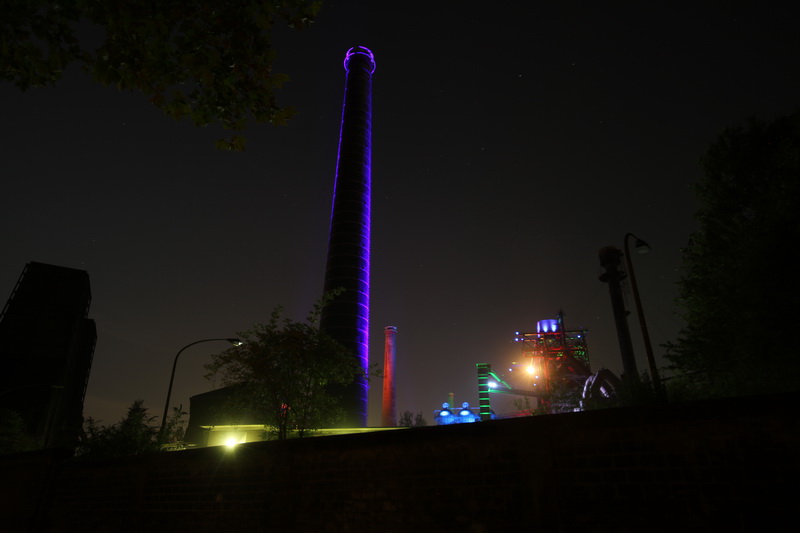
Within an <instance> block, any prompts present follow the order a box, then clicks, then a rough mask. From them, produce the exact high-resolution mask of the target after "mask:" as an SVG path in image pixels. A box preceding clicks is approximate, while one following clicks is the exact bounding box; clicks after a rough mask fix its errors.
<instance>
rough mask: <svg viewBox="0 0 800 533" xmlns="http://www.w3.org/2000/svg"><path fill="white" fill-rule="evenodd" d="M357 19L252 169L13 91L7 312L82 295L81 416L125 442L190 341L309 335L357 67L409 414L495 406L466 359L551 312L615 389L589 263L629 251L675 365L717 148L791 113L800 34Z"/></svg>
mask: <svg viewBox="0 0 800 533" xmlns="http://www.w3.org/2000/svg"><path fill="white" fill-rule="evenodd" d="M362 4H363V5H367V2H363V3H359V2H331V1H328V2H326V3H325V5H324V7H323V10H322V12H321V14H320V16H319V18H318V21H317V23H316V24H315V25H314V26H313V27H312V28H311V29H310V30H307V31H304V32H300V33H289V32H286V31H281V32H279V33H278V34H277V35H276V37H275V45H276V48H277V49H278V52H279V60H278V63H277V65H276V69H277V70H279V71H283V72H287V73H288V74H289V75H290V76H291V79H292V81H291V83H289V84H287V85H286V86H285V88H284V90H283V91H282V92H281V95H280V99H281V101H282V102H283V103H286V104H292V105H295V106H296V107H297V108H298V112H299V114H298V116H297V118H296V119H294V120H293V121H292V123H291V124H290V125H289V126H288V127H284V128H274V127H271V126H266V125H265V126H258V127H254V128H252V129H251V131H249V133H248V139H249V143H248V148H247V152H246V153H244V154H238V153H223V152H218V151H216V150H214V148H213V140H214V139H216V138H218V137H221V136H222V135H221V133H220V132H219V131H216V130H214V129H211V128H209V129H197V128H194V127H192V126H191V125H189V124H188V123H176V122H174V121H173V120H172V119H170V118H167V117H166V116H164V115H162V114H161V112H160V111H159V110H157V109H156V108H154V107H152V106H151V105H150V104H149V103H148V102H147V99H146V98H144V97H143V96H142V95H140V94H137V93H120V92H117V91H116V90H115V89H110V88H104V87H101V86H99V85H94V84H92V83H91V82H89V81H87V80H86V79H85V78H84V77H83V75H82V74H81V73H80V72H79V71H78V69H74V70H72V71H69V72H68V73H67V76H66V79H65V80H64V81H63V82H62V83H60V84H59V85H58V86H57V87H56V88H53V89H40V90H35V91H31V92H28V93H24V94H23V93H19V92H18V91H17V90H16V89H14V88H13V87H11V86H10V85H8V84H3V85H0V95H1V96H2V100H0V102H1V103H0V106H2V107H1V108H0V109H2V117H3V118H2V123H3V127H2V129H1V130H0V153H2V161H3V170H2V174H3V180H2V183H3V185H2V191H3V194H2V195H1V196H0V246H2V250H3V253H2V261H0V291H5V292H6V294H5V295H4V296H2V298H6V297H7V296H8V295H9V294H10V293H11V290H12V288H13V286H14V283H15V282H16V280H17V278H18V276H19V274H20V272H21V271H22V268H23V266H24V265H25V263H27V262H29V261H39V262H44V263H51V264H56V265H62V266H67V267H72V268H78V269H84V270H87V271H88V272H89V275H90V278H91V283H92V292H93V302H92V308H91V312H90V317H92V318H94V319H95V320H96V321H97V326H98V343H97V350H96V353H95V359H94V365H93V368H92V374H91V378H90V383H89V390H88V394H87V398H86V407H85V414H86V415H87V416H93V417H95V418H99V419H102V420H104V421H105V422H107V423H110V422H115V421H117V420H118V419H119V418H121V417H122V415H123V414H124V411H125V408H126V407H127V406H128V405H130V404H131V403H132V402H133V400H135V399H137V398H141V399H144V401H145V405H146V406H148V407H150V409H151V410H152V412H153V414H160V413H161V409H162V408H163V402H164V399H165V393H166V388H167V384H168V380H169V372H170V369H171V365H172V360H173V357H174V356H175V353H176V352H177V351H178V350H179V349H180V348H181V347H182V346H184V345H186V344H188V343H190V342H193V341H195V340H198V339H203V338H209V337H227V336H232V335H234V334H235V332H237V331H242V330H244V329H247V328H249V327H250V326H251V325H252V324H253V323H254V322H259V321H265V320H266V319H267V318H268V316H269V313H270V311H271V310H272V309H273V308H274V307H275V306H277V305H279V304H280V305H283V306H284V307H285V308H286V309H287V312H288V314H289V315H290V316H291V317H293V318H295V319H302V318H303V317H304V316H305V315H306V313H307V311H308V310H309V309H310V308H311V306H312V304H313V302H314V301H315V300H316V298H318V297H319V295H320V293H321V291H322V281H323V270H324V266H325V265H324V263H325V252H326V243H327V232H328V221H329V215H330V213H329V210H330V201H331V195H332V188H333V175H334V169H335V163H336V149H337V141H338V129H339V118H340V110H341V100H342V92H343V86H344V70H343V68H342V60H343V58H344V53H345V52H346V50H347V49H348V48H349V47H351V46H354V45H364V46H367V47H369V48H370V49H372V50H373V52H374V53H375V57H376V62H377V70H376V72H375V75H374V94H373V98H374V122H373V135H374V137H373V228H372V235H373V242H372V252H373V257H372V318H371V324H372V325H371V357H372V360H373V361H375V362H378V363H382V360H383V327H384V326H386V325H394V326H397V327H398V371H397V372H398V375H397V381H398V383H397V385H398V392H397V401H398V408H399V410H400V411H403V410H412V411H422V412H423V413H424V414H425V416H426V418H428V420H429V421H432V414H431V412H432V410H433V409H435V408H437V407H438V406H439V405H440V404H441V402H443V401H445V400H446V395H447V393H449V392H453V393H455V396H456V400H457V401H459V402H461V401H469V402H471V403H472V404H477V383H476V379H475V363H476V362H491V363H493V365H495V367H496V368H498V369H501V368H503V367H504V366H506V365H507V364H508V363H509V362H511V361H512V360H515V359H517V356H518V351H517V348H518V347H517V345H515V344H513V343H512V342H511V339H512V337H513V334H514V331H515V330H528V331H532V330H534V329H535V324H536V321H538V320H541V319H545V318H554V317H555V315H556V313H557V312H558V310H559V309H563V310H564V311H565V312H566V322H567V325H568V326H571V327H585V328H587V329H588V330H589V334H588V339H589V347H590V355H591V357H592V365H593V368H594V369H595V370H597V369H600V368H602V367H607V368H611V369H612V370H614V371H617V372H618V371H620V370H621V361H620V358H619V350H618V345H617V341H616V334H615V330H614V323H613V318H612V316H611V305H610V300H609V297H608V288H607V286H606V285H605V284H602V283H600V282H599V281H598V280H597V276H598V275H599V274H600V272H601V268H600V265H599V261H598V258H597V251H598V249H599V248H601V247H603V246H607V245H615V246H619V247H621V246H622V241H623V236H624V235H625V234H626V233H627V232H633V233H635V234H637V235H639V236H640V237H642V238H644V239H646V240H647V241H648V242H649V243H650V244H651V246H652V247H653V251H652V253H651V254H650V255H647V256H636V257H634V261H635V265H636V273H637V278H638V280H639V285H640V290H641V293H642V297H643V301H644V306H645V311H646V313H647V318H648V325H649V327H650V331H651V335H652V338H653V344H654V346H656V355H657V358H658V359H659V360H661V356H662V355H663V349H662V348H660V347H659V345H660V344H661V343H663V342H665V341H667V340H670V339H672V338H674V336H675V335H676V333H677V331H678V330H679V329H680V326H681V324H680V322H679V321H678V320H677V319H676V318H675V316H674V313H675V308H674V306H673V298H674V297H675V285H674V284H675V282H676V280H677V278H678V270H677V269H678V267H679V259H680V248H681V247H682V246H684V245H685V244H686V243H687V241H688V236H689V233H690V232H691V231H692V230H693V228H694V222H693V218H692V215H693V212H694V211H695V208H696V204H695V203H694V200H693V197H692V194H691V191H690V185H691V183H693V182H694V181H696V179H697V178H698V176H699V175H700V169H699V166H698V159H699V157H700V156H701V155H702V154H703V153H704V151H705V150H706V148H707V147H708V144H709V143H710V142H711V141H712V140H713V139H714V138H715V137H716V135H717V134H718V133H719V132H720V131H721V130H722V129H723V128H724V127H726V126H728V125H733V124H737V123H741V122H742V121H744V120H745V119H746V118H747V117H749V116H752V115H758V116H761V117H763V118H768V119H769V118H772V117H774V116H775V115H776V114H780V113H785V112H790V111H792V110H794V109H795V108H797V106H798V98H797V95H798V94H800V62H798V59H797V58H798V51H800V46H798V45H800V32H797V29H796V24H795V22H794V21H795V20H796V19H795V18H794V17H792V16H790V13H789V12H788V11H786V12H782V11H781V9H779V8H777V7H774V6H773V7H768V4H764V3H759V4H758V5H756V3H755V2H736V3H735V4H736V7H731V6H728V5H726V6H725V7H724V8H722V7H710V6H712V5H715V6H723V5H724V4H723V3H703V2H693V3H686V4H681V6H682V7H678V6H676V5H675V4H674V3H669V4H667V3H664V5H662V6H660V7H659V6H653V5H651V3H650V2H622V3H620V2H614V3H601V2H558V3H552V4H553V5H550V6H545V5H543V4H541V3H538V2H537V3H533V2H525V3H523V2H519V3H518V4H519V6H522V5H523V4H524V6H525V7H509V6H508V5H507V4H513V5H517V3H498V4H493V3H488V2H451V1H448V2H427V3H424V4H419V5H420V6H423V5H424V11H422V10H420V9H411V8H406V7H402V6H401V7H397V6H400V4H397V3H388V2H387V3H381V4H382V7H370V8H366V7H361V8H359V7H357V6H359V5H362ZM534 4H535V5H534ZM390 6H391V7H390ZM786 9H787V10H788V8H786ZM631 300H632V299H631ZM631 303H632V302H631ZM630 326H631V331H632V332H633V333H634V348H635V349H636V351H637V357H638V362H639V366H640V369H645V368H646V363H645V359H644V351H643V349H642V344H641V339H640V338H639V336H638V335H636V331H637V329H638V325H637V322H636V320H635V315H631V320H630ZM224 348H225V345H224V343H206V344H201V345H198V346H195V347H193V348H190V349H189V350H187V351H186V352H184V354H183V355H182V356H181V363H180V364H179V367H178V372H177V376H176V383H175V389H174V392H173V400H174V403H176V404H177V403H183V405H184V407H186V408H188V403H189V397H190V396H191V395H194V394H198V393H201V392H205V391H207V390H210V389H211V387H212V385H211V384H210V383H209V382H207V381H205V380H204V379H203V378H202V375H203V374H204V370H203V365H204V364H205V363H207V362H208V361H209V355H210V354H211V353H214V352H216V351H220V350H222V349H224ZM379 389H380V380H375V381H374V382H373V386H372V395H371V396H372V399H373V401H372V402H371V406H370V421H371V422H372V423H377V422H378V421H379V419H380V404H379V398H380V390H379Z"/></svg>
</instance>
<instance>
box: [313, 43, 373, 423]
mask: <svg viewBox="0 0 800 533" xmlns="http://www.w3.org/2000/svg"><path fill="white" fill-rule="evenodd" d="M344 68H345V71H346V73H347V74H346V78H345V95H344V105H343V107H342V122H341V130H340V133H339V155H338V161H337V164H336V181H335V183H334V191H333V207H332V210H331V227H330V236H329V240H328V259H327V265H326V267H325V285H324V290H325V292H326V293H329V292H332V291H337V290H340V291H342V292H341V293H340V294H339V295H338V296H336V298H335V299H334V300H333V301H332V302H331V303H330V304H329V305H328V306H327V307H326V308H325V310H324V311H323V313H322V316H321V318H320V328H321V330H322V331H323V332H325V333H327V334H329V335H330V336H331V337H333V338H334V339H336V340H337V341H339V342H340V343H341V344H342V345H344V346H345V347H346V348H348V349H349V350H351V351H352V352H353V353H354V354H355V356H356V357H357V358H358V360H359V363H360V365H361V368H362V369H363V370H364V376H358V377H357V379H356V382H355V383H354V384H353V385H352V386H351V387H349V388H348V389H347V390H346V391H345V393H344V398H343V402H342V403H343V407H344V408H345V410H346V411H347V413H348V416H347V420H346V422H345V424H346V425H347V426H349V427H365V426H366V425H367V406H368V401H369V388H368V383H367V379H366V372H367V368H368V366H369V351H368V341H369V249H370V204H371V200H370V189H371V176H370V171H371V142H372V73H373V72H374V71H375V59H374V57H373V55H372V52H371V51H370V50H368V49H367V48H364V47H362V46H356V47H354V48H351V49H350V50H348V51H347V54H346V55H345V59H344Z"/></svg>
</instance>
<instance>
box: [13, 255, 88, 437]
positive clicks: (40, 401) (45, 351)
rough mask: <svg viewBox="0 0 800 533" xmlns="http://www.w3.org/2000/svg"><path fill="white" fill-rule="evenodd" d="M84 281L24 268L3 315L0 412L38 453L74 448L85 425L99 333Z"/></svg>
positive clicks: (78, 275)
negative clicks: (14, 420) (13, 418)
mask: <svg viewBox="0 0 800 533" xmlns="http://www.w3.org/2000/svg"><path fill="white" fill-rule="evenodd" d="M91 300H92V295H91V290H90V287H89V274H88V273H87V272H85V271H83V270H75V269H72V268H65V267H60V266H54V265H47V264H43V263H36V262H31V263H28V264H27V265H26V266H25V268H24V269H23V271H22V274H21V275H20V277H19V280H18V281H17V284H16V286H15V287H14V290H13V292H12V293H11V297H10V298H9V299H8V302H7V303H6V305H5V307H4V308H3V311H2V313H0V361H2V364H3V368H4V373H3V380H2V385H1V386H0V408H3V409H7V410H9V411H11V412H14V413H16V414H18V415H19V416H20V417H21V419H22V423H23V429H24V431H25V432H26V433H28V435H29V436H31V437H33V439H34V441H35V445H36V446H37V447H39V448H51V447H56V446H71V445H74V444H75V442H76V440H77V438H78V435H79V432H80V430H81V427H82V425H83V400H84V397H85V395H86V386H87V384H88V381H89V371H90V369H91V366H92V358H93V356H94V347H95V342H96V340H97V330H96V327H95V323H94V320H91V319H90V318H88V314H89V305H90V303H91Z"/></svg>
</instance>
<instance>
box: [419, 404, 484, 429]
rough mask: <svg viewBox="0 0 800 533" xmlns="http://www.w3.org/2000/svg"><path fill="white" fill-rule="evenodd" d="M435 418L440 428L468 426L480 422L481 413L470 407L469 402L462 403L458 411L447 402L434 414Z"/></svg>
mask: <svg viewBox="0 0 800 533" xmlns="http://www.w3.org/2000/svg"><path fill="white" fill-rule="evenodd" d="M433 416H434V419H435V420H436V425H438V426H447V425H450V424H468V423H470V422H477V421H479V420H480V413H479V412H478V411H477V410H476V409H475V408H473V407H470V406H469V402H464V403H462V404H461V407H460V408H458V409H457V408H455V407H450V404H449V403H448V402H445V403H443V404H442V408H441V409H437V410H436V411H434V412H433ZM492 418H494V413H492Z"/></svg>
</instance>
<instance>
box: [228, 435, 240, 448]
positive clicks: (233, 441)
mask: <svg viewBox="0 0 800 533" xmlns="http://www.w3.org/2000/svg"><path fill="white" fill-rule="evenodd" d="M237 444H239V441H237V440H236V439H235V438H234V437H229V438H228V440H226V441H225V446H227V447H228V448H233V447H234V446H236V445H237Z"/></svg>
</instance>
